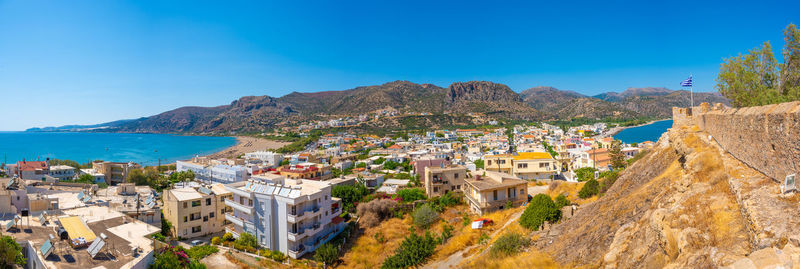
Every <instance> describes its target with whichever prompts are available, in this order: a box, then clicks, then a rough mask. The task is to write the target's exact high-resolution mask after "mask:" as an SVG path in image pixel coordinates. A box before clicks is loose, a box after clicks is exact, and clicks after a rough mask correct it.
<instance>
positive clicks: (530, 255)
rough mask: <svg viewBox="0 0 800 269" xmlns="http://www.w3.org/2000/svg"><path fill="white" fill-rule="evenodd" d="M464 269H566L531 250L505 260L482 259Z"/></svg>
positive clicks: (547, 256)
mask: <svg viewBox="0 0 800 269" xmlns="http://www.w3.org/2000/svg"><path fill="white" fill-rule="evenodd" d="M464 268H480V269H494V268H564V267H563V266H561V265H559V264H558V263H557V262H556V261H554V260H553V258H551V257H550V256H549V255H547V254H545V253H542V252H540V251H538V250H534V249H529V250H527V251H525V252H521V253H519V254H517V255H513V256H508V257H503V258H497V259H494V258H488V257H487V258H481V259H475V260H473V261H471V262H470V263H469V264H467V265H466V266H464Z"/></svg>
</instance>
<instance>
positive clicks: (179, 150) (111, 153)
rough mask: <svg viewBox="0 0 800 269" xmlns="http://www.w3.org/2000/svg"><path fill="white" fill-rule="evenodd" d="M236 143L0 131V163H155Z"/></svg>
mask: <svg viewBox="0 0 800 269" xmlns="http://www.w3.org/2000/svg"><path fill="white" fill-rule="evenodd" d="M235 144H236V139H235V138H233V137H216V136H182V135H170V134H127V133H78V132H63V133H62V132H0V158H2V159H0V162H3V163H16V162H17V161H21V160H22V159H23V158H25V160H34V161H35V160H41V161H44V160H46V159H47V158H50V159H66V160H74V161H77V162H79V163H86V162H88V161H89V160H104V161H113V162H135V163H139V164H141V165H145V166H150V165H157V164H158V161H159V158H160V159H161V163H162V164H167V163H172V162H175V161H176V160H184V159H190V158H192V157H194V156H195V155H208V154H211V153H214V152H218V151H221V150H223V149H225V148H228V147H230V146H233V145H235Z"/></svg>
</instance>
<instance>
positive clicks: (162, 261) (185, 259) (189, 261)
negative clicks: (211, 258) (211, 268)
mask: <svg viewBox="0 0 800 269" xmlns="http://www.w3.org/2000/svg"><path fill="white" fill-rule="evenodd" d="M150 268H159V269H161V268H169V269H173V268H190V269H200V268H206V266H205V265H203V264H202V263H200V261H198V260H197V259H193V258H191V257H189V255H188V254H186V249H184V248H182V247H172V246H169V247H165V248H164V249H162V250H161V251H160V252H158V254H156V256H155V260H154V261H153V264H151V265H150Z"/></svg>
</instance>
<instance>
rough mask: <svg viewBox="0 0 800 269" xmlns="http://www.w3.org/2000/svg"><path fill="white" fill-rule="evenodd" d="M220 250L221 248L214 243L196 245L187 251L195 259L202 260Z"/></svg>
mask: <svg viewBox="0 0 800 269" xmlns="http://www.w3.org/2000/svg"><path fill="white" fill-rule="evenodd" d="M217 252H219V248H217V247H216V246H212V245H205V246H194V247H192V248H190V249H189V250H187V251H186V254H188V255H189V257H190V258H192V259H195V260H201V259H203V258H205V257H207V256H208V255H211V254H214V253H217Z"/></svg>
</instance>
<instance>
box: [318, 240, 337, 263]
mask: <svg viewBox="0 0 800 269" xmlns="http://www.w3.org/2000/svg"><path fill="white" fill-rule="evenodd" d="M314 259H315V260H317V261H319V262H322V265H323V267H324V268H327V267H328V266H329V265H332V264H333V263H335V262H336V261H337V260H339V248H337V247H336V246H335V245H333V244H331V243H325V244H322V246H320V247H319V248H317V251H316V252H314Z"/></svg>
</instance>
